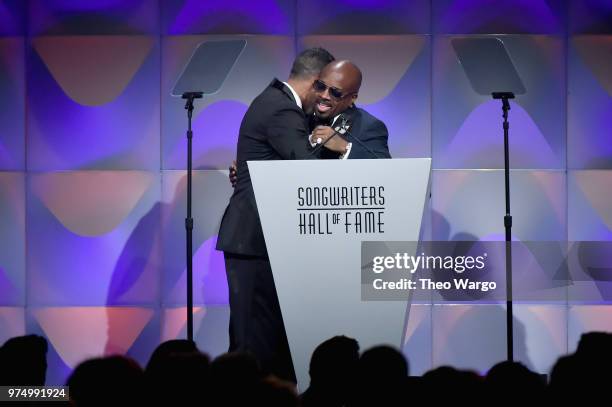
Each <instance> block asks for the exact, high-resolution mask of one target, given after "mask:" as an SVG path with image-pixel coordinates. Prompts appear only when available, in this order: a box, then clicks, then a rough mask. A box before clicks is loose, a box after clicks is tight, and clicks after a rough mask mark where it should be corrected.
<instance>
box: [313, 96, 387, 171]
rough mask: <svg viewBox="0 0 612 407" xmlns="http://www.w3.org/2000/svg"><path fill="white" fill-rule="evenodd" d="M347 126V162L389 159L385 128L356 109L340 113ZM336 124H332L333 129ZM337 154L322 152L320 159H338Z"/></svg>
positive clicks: (368, 114)
mask: <svg viewBox="0 0 612 407" xmlns="http://www.w3.org/2000/svg"><path fill="white" fill-rule="evenodd" d="M342 114H343V115H344V116H345V117H346V119H347V123H348V124H349V129H348V132H347V133H346V134H344V138H345V139H346V140H347V141H349V142H351V143H352V146H351V153H350V154H349V156H348V159H349V160H352V159H361V158H391V153H389V145H388V139H389V132H388V131H387V126H385V124H384V123H383V122H382V121H380V120H378V119H377V118H376V117H374V116H372V115H371V114H370V113H368V112H366V111H365V110H363V109H360V108H358V107H351V108H349V109H347V110H345V111H344V112H343V113H342ZM335 125H336V123H334V127H336V126H335ZM338 156H339V155H338V154H337V153H335V152H333V151H330V150H324V152H323V153H322V156H321V158H338Z"/></svg>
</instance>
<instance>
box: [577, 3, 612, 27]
mask: <svg viewBox="0 0 612 407" xmlns="http://www.w3.org/2000/svg"><path fill="white" fill-rule="evenodd" d="M568 4H569V16H570V19H569V27H568V28H569V32H571V33H584V34H612V7H610V1H609V0H570V1H569V2H568Z"/></svg>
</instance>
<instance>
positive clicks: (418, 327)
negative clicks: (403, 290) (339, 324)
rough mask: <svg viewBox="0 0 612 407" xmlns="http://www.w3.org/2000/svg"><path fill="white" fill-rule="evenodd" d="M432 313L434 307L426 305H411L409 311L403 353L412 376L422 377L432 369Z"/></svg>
mask: <svg viewBox="0 0 612 407" xmlns="http://www.w3.org/2000/svg"><path fill="white" fill-rule="evenodd" d="M431 313H432V306H431V305H426V304H411V305H410V310H409V311H408V323H407V324H406V336H405V339H404V346H403V353H404V355H405V356H406V358H408V362H409V364H410V375H411V376H420V375H422V374H424V373H425V372H427V371H428V370H430V369H431V368H432V365H431V362H432V354H431V352H432V349H431V347H432V338H431V335H432V329H431V323H432V319H431V318H432V315H431ZM364 350H365V349H364Z"/></svg>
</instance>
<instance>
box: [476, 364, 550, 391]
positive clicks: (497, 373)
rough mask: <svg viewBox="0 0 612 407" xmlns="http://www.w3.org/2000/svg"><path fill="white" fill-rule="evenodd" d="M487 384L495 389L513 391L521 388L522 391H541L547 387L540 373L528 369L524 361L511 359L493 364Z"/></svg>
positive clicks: (487, 377) (488, 374) (486, 379)
mask: <svg viewBox="0 0 612 407" xmlns="http://www.w3.org/2000/svg"><path fill="white" fill-rule="evenodd" d="M485 384H486V385H487V387H488V388H489V389H490V390H493V391H496V390H499V391H504V390H508V391H512V389H515V388H519V389H521V391H523V390H524V391H528V392H537V393H541V392H543V391H544V388H545V383H544V381H543V380H542V378H541V377H540V375H538V374H537V373H534V372H532V371H531V370H529V369H527V367H526V366H525V365H523V364H522V363H519V362H509V361H504V362H500V363H498V364H496V365H495V366H493V367H492V368H491V370H489V372H488V373H487V376H486V377H485Z"/></svg>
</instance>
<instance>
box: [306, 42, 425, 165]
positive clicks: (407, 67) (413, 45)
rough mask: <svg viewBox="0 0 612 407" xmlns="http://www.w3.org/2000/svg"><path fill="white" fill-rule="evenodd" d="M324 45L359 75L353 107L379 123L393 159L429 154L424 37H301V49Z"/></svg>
mask: <svg viewBox="0 0 612 407" xmlns="http://www.w3.org/2000/svg"><path fill="white" fill-rule="evenodd" d="M313 46H323V47H324V48H326V49H328V50H329V51H330V52H331V53H332V54H333V55H334V56H335V57H336V59H338V60H341V59H350V60H351V61H353V62H354V63H355V64H356V65H357V66H358V67H359V68H360V69H361V71H362V73H363V81H362V85H361V89H360V92H359V98H358V99H357V106H359V107H361V108H363V109H365V110H367V111H368V112H369V113H371V114H373V115H374V116H376V117H377V118H379V119H380V120H382V121H383V122H384V123H385V125H386V126H387V129H388V131H389V150H390V152H391V156H392V157H395V158H403V157H429V156H430V155H431V141H430V134H431V116H430V106H431V103H430V102H431V87H430V71H431V67H430V62H431V48H430V41H429V37H428V36H423V35H401V36H400V35H398V36H373V35H371V36H361V35H359V36H306V37H301V38H300V49H305V48H308V47H313Z"/></svg>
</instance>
